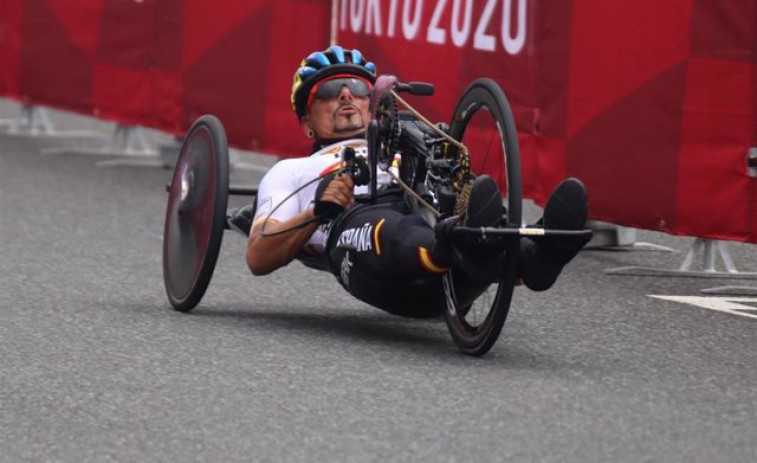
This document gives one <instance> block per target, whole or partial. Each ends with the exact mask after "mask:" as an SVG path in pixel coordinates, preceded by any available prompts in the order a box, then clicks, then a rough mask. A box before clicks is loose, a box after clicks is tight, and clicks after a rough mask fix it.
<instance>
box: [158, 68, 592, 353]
mask: <svg viewBox="0 0 757 463" xmlns="http://www.w3.org/2000/svg"><path fill="white" fill-rule="evenodd" d="M400 93H408V94H411V95H419V96H426V95H432V94H433V86H432V85H431V84H425V83H402V82H400V81H399V80H398V79H397V78H396V77H395V76H389V75H382V76H379V77H378V79H377V80H376V83H375V86H374V90H373V92H372V94H371V96H370V98H371V120H370V122H369V124H368V128H367V134H366V139H367V144H368V165H367V169H368V170H369V172H367V175H364V177H366V178H367V181H368V182H369V183H370V186H369V189H368V190H369V194H368V195H367V197H363V198H361V201H364V202H369V203H370V202H375V201H376V200H377V195H378V192H379V188H378V186H377V184H376V179H377V178H378V173H379V170H381V171H382V172H387V173H390V174H391V175H392V177H393V178H394V183H395V184H396V185H399V186H401V187H402V188H403V189H404V190H405V193H406V198H407V200H408V202H409V203H410V204H411V205H412V208H413V209H415V210H416V211H417V213H419V214H421V216H423V217H424V218H425V219H426V221H427V222H428V223H429V224H430V225H431V226H433V224H434V223H435V222H436V221H437V220H441V219H444V218H446V217H450V216H452V215H461V214H464V212H465V206H466V204H467V197H468V195H469V193H470V186H471V183H472V180H473V179H474V178H475V176H476V175H477V174H483V173H486V174H489V175H491V176H492V177H493V178H494V179H495V181H497V182H498V184H499V186H500V189H501V192H502V196H503V206H504V210H505V214H504V215H503V217H502V220H501V223H500V225H499V226H495V227H479V228H476V227H465V226H456V227H455V228H454V229H453V236H454V237H455V239H456V240H459V241H460V242H464V243H467V245H468V246H475V247H478V248H480V249H482V250H485V251H486V252H492V253H495V254H496V255H498V256H499V257H498V262H497V269H496V278H495V279H494V281H493V282H487V283H486V284H484V285H482V286H481V287H480V288H478V290H477V291H475V294H473V296H471V295H467V296H466V297H463V298H458V295H457V294H456V292H455V288H456V285H455V281H456V279H457V278H464V275H463V274H462V272H464V270H462V269H460V268H453V269H452V270H450V271H447V272H446V273H444V274H443V276H442V277H441V278H442V287H443V289H444V296H445V301H446V308H445V310H444V311H443V313H444V319H445V321H446V324H447V327H448V329H449V332H450V334H451V336H452V339H453V341H454V343H455V344H456V346H457V347H458V349H459V350H460V351H461V352H463V353H465V354H469V355H474V356H480V355H483V354H485V353H486V352H488V351H489V350H490V349H491V347H492V346H493V345H494V343H495V342H496V341H497V339H498V337H499V335H500V333H501V331H502V328H503V326H504V323H505V320H506V318H507V315H508V312H509V309H510V304H511V300H512V296H513V291H514V288H515V286H516V285H517V284H518V258H517V256H518V248H519V241H520V239H521V237H523V236H528V237H529V238H531V239H533V240H535V241H540V240H549V239H553V238H554V237H560V239H563V240H565V239H567V240H570V239H585V238H586V237H587V236H590V235H591V233H592V232H591V231H590V230H555V229H545V228H540V227H534V226H525V225H524V224H523V223H522V219H523V196H522V184H521V165H520V152H519V147H518V139H517V133H516V129H515V123H514V119H513V116H512V112H511V110H510V105H509V103H508V101H507V98H506V96H505V94H504V92H503V91H502V89H501V88H500V87H499V86H498V85H497V84H496V83H495V82H494V81H492V80H490V79H486V78H480V79H477V80H475V81H473V82H472V83H471V84H470V85H469V86H468V87H467V89H466V90H465V91H464V93H463V95H462V96H461V98H460V99H459V100H458V103H457V106H456V107H455V110H454V112H453V115H452V118H451V121H450V123H449V124H445V123H438V124H433V123H431V122H430V121H428V120H427V119H426V118H425V117H424V116H423V115H422V114H420V113H419V112H418V111H416V110H415V109H414V108H413V107H412V106H411V105H410V104H409V103H408V102H407V101H405V99H404V98H403V97H402V96H400ZM397 153H400V154H401V161H400V162H399V166H394V165H393V163H394V161H395V155H396V154H397ZM355 168H356V166H355V164H354V162H353V160H351V159H348V160H345V162H344V163H343V169H344V170H345V171H346V172H347V173H351V174H353V175H357V172H356V171H355ZM363 174H365V172H363ZM166 188H167V191H168V204H167V209H166V218H165V227H164V240H163V275H164V283H165V287H166V292H167V295H168V299H169V301H170V303H171V305H172V306H173V307H174V308H175V309H176V310H178V311H182V312H189V311H190V310H192V309H193V308H194V307H195V306H196V305H197V304H198V303H199V302H200V300H201V299H202V297H203V295H204V293H205V291H206V289H207V287H208V284H209V282H210V279H211V277H212V275H213V270H214V268H215V265H216V261H217V258H218V254H219V250H220V246H221V241H222V238H223V234H224V231H225V230H228V229H230V227H229V226H228V224H227V221H226V210H227V200H228V196H229V195H248V196H253V197H254V196H255V195H256V194H257V189H256V188H249V187H239V186H234V185H229V161H228V145H227V140H226V135H225V131H224V128H223V125H222V123H221V121H220V120H219V119H218V118H216V117H215V116H212V115H205V116H202V117H200V118H199V119H197V120H196V121H195V122H194V123H193V125H192V127H191V128H190V130H189V131H188V132H187V135H186V137H185V139H184V142H183V143H182V147H181V150H180V154H179V157H178V159H177V163H176V167H175V170H174V174H173V178H172V181H171V183H170V184H169V185H167V187H166ZM461 263H462V264H463V265H462V266H461V267H462V268H464V267H465V265H464V259H463V262H461Z"/></svg>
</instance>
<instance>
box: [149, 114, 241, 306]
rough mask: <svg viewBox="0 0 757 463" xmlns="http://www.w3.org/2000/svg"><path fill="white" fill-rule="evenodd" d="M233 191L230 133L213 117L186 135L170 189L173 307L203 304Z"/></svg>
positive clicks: (166, 244) (166, 250)
mask: <svg viewBox="0 0 757 463" xmlns="http://www.w3.org/2000/svg"><path fill="white" fill-rule="evenodd" d="M228 190H229V158H228V144H227V140H226V132H225V130H224V128H223V124H221V121H220V120H219V119H218V118H217V117H215V116H212V115H204V116H201V117H200V118H198V119H197V120H196V121H195V122H194V123H193V124H192V127H191V128H190V129H189V131H188V132H187V135H186V137H185V138H184V142H183V143H182V146H181V150H180V152H179V157H178V159H177V162H176V167H175V169H174V174H173V178H172V180H171V185H170V187H169V190H168V204H167V207H166V219H165V225H164V228H163V282H164V284H165V288H166V294H167V295H168V300H169V301H170V303H171V305H172V306H173V308H174V309H176V310H178V311H180V312H189V311H190V310H192V309H193V308H195V306H197V304H199V302H200V300H201V299H202V297H203V295H204V294H205V291H206V290H207V288H208V284H209V283H210V279H211V277H212V276H213V270H214V269H215V265H216V261H217V259H218V253H219V251H220V248H221V240H222V238H223V232H224V229H225V221H226V205H227V202H228Z"/></svg>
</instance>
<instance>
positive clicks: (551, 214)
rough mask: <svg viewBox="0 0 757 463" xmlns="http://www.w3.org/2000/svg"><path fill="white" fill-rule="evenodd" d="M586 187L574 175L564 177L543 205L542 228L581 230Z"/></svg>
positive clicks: (583, 222)
mask: <svg viewBox="0 0 757 463" xmlns="http://www.w3.org/2000/svg"><path fill="white" fill-rule="evenodd" d="M587 209H588V200H587V197H586V187H585V186H584V184H583V183H581V181H580V180H578V179H577V178H574V177H570V178H566V179H565V180H563V181H562V183H560V184H559V185H558V186H557V188H555V190H554V191H553V192H552V194H551V195H550V196H549V199H548V200H547V204H546V205H545V206H544V218H543V226H544V228H552V229H555V230H581V229H583V228H584V227H585V226H586V214H587Z"/></svg>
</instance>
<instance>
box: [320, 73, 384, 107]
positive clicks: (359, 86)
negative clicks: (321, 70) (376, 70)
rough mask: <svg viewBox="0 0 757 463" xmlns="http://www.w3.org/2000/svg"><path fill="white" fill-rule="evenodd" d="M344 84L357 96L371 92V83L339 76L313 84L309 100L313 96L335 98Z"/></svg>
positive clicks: (363, 95)
mask: <svg viewBox="0 0 757 463" xmlns="http://www.w3.org/2000/svg"><path fill="white" fill-rule="evenodd" d="M344 86H346V87H347V88H348V89H349V91H350V93H352V94H353V95H354V96H357V97H366V96H368V95H370V94H371V84H370V83H369V82H368V81H366V80H363V79H358V78H357V77H341V78H337V79H331V80H325V81H323V82H320V83H319V84H318V85H316V86H315V88H314V89H313V91H312V92H311V94H310V101H309V102H308V106H310V104H309V103H312V100H313V97H315V98H318V99H319V100H330V99H332V98H336V97H337V96H338V95H339V93H340V92H341V91H342V87H344Z"/></svg>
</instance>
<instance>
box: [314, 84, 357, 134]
mask: <svg viewBox="0 0 757 463" xmlns="http://www.w3.org/2000/svg"><path fill="white" fill-rule="evenodd" d="M368 106H369V97H368V96H357V95H355V94H354V93H353V92H352V91H350V89H349V88H348V87H347V85H343V86H342V87H341V89H340V90H339V92H338V93H337V95H336V96H334V97H331V98H327V99H324V98H320V97H316V98H314V99H313V101H312V103H311V104H310V107H309V108H308V110H307V112H306V113H305V117H303V118H302V121H301V125H302V129H303V130H304V131H305V133H306V134H309V132H311V131H312V132H313V134H314V135H315V137H316V138H320V139H325V138H349V137H353V136H357V135H360V134H361V133H363V132H365V130H366V128H367V127H368V121H370V114H369V112H368Z"/></svg>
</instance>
